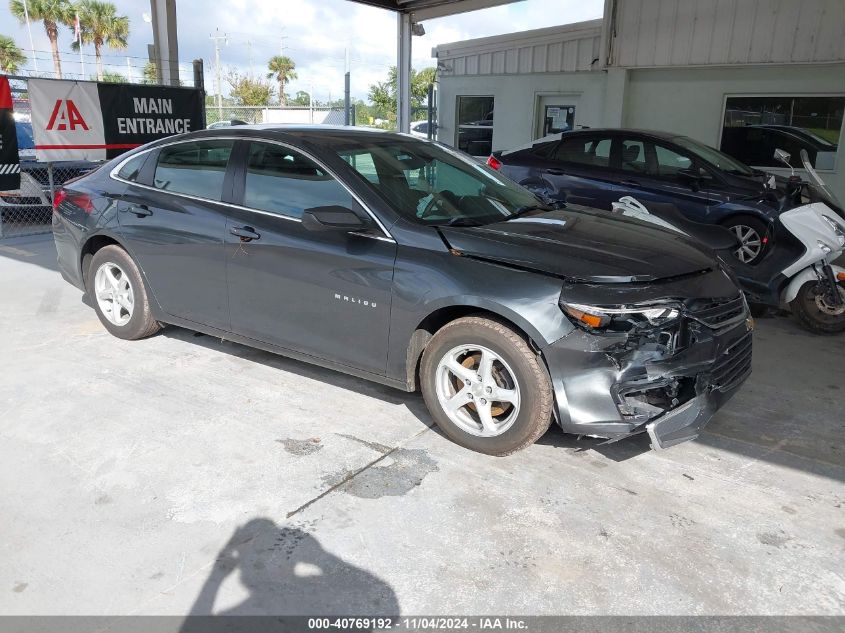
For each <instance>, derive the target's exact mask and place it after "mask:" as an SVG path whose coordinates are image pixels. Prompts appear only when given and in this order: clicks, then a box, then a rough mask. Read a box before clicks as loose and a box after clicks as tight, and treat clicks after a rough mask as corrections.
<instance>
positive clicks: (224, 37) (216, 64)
mask: <svg viewBox="0 0 845 633" xmlns="http://www.w3.org/2000/svg"><path fill="white" fill-rule="evenodd" d="M214 32H215V33H216V35H210V36H209V37H210V38H211V39H212V40H214V71H215V73H216V75H217V116H218V117H219V118H218V120H222V119H223V80H222V79H221V77H220V40H223V42H224V43H225V44H226V45H228V44H229V36H228V35H227V34H226V33H224V34H223V35H220V29H215V31H214Z"/></svg>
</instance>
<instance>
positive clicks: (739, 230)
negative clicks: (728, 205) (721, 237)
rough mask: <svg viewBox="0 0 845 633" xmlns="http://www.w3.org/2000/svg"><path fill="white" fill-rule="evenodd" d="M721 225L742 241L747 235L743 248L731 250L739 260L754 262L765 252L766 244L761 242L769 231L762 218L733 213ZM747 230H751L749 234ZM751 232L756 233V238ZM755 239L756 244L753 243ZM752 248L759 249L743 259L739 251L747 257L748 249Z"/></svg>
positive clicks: (748, 262)
mask: <svg viewBox="0 0 845 633" xmlns="http://www.w3.org/2000/svg"><path fill="white" fill-rule="evenodd" d="M722 226H724V227H725V228H726V229H728V230H730V232H731V233H733V234H734V235H736V237H737V238H739V240H740V241H743V236H747V239H746V240H745V241H744V242H743V246H744V247H745V250H743V247H740V248H738V249H737V250H736V251H734V252H733V256H734V257H736V258H737V259H738V260H739V261H741V262H743V263H745V264H756V263H757V262H758V261H759V260H760V258H761V257H762V256H763V254H764V253H765V252H766V245H765V244H764V243H763V238H764V237H765V236H766V235H767V234H768V233H769V226H768V225H767V224H766V223H765V222H763V221H762V220H759V219H758V218H755V217H754V216H752V215H735V216H733V217H731V218H729V219H728V220H726V221H725V222H724V223H723V224H722ZM749 231H751V232H752V234H751V235H749V233H748V232H749ZM753 234H756V238H755V236H754V235H753ZM755 240H756V242H758V243H757V244H754V241H755ZM753 248H757V249H759V250H758V251H757V253H756V255H754V256H753V257H752V258H750V259H743V258H742V257H740V252H742V253H743V256H744V257H748V256H749V252H748V249H753Z"/></svg>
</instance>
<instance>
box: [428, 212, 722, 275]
mask: <svg viewBox="0 0 845 633" xmlns="http://www.w3.org/2000/svg"><path fill="white" fill-rule="evenodd" d="M440 231H441V234H442V235H443V238H444V239H445V240H446V242H447V243H448V245H449V247H450V248H453V249H455V250H457V251H460V254H462V255H465V256H469V257H476V258H479V259H485V260H489V261H494V262H500V263H505V264H510V265H513V266H518V267H520V268H525V269H529V270H536V271H539V272H544V273H547V274H551V275H555V276H558V277H563V278H566V279H571V280H574V281H588V282H592V283H620V282H633V281H655V280H658V279H666V278H671V277H678V276H683V275H691V274H695V273H700V272H702V271H706V270H710V269H712V268H713V267H714V265H715V262H714V260H713V258H712V257H711V256H710V255H708V254H707V253H706V252H705V251H703V250H702V249H701V247H699V246H697V245H696V244H695V243H694V242H693V241H692V240H690V239H689V238H687V237H685V236H683V235H681V234H679V233H676V232H675V231H671V230H668V229H661V228H656V227H654V226H653V225H651V224H649V223H647V222H641V221H639V220H635V219H632V218H627V217H622V216H617V215H611V214H610V213H609V212H607V211H596V210H590V209H586V208H580V209H575V208H573V207H572V206H569V207H567V208H566V209H563V210H558V211H550V212H547V213H540V214H537V215H532V216H523V217H520V218H514V219H512V220H508V221H504V222H497V223H495V224H486V225H484V226H479V227H445V226H444V227H440Z"/></svg>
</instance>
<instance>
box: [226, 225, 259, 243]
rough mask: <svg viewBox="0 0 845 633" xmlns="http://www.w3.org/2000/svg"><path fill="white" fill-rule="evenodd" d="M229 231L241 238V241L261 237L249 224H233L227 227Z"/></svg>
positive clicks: (249, 240)
mask: <svg viewBox="0 0 845 633" xmlns="http://www.w3.org/2000/svg"><path fill="white" fill-rule="evenodd" d="M229 233H231V234H232V235H234V236H235V237H239V238H241V242H251V241H252V240H258V239H261V234H260V233H258V232H257V231H256V230H255V229H254V228H252V227H251V226H233V227H231V228H230V229H229Z"/></svg>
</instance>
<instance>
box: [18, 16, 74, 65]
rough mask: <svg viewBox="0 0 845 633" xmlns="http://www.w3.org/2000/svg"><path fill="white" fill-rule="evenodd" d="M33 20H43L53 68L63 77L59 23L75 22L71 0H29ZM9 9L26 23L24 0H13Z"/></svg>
mask: <svg viewBox="0 0 845 633" xmlns="http://www.w3.org/2000/svg"><path fill="white" fill-rule="evenodd" d="M26 8H27V9H28V10H29V19H30V20H31V21H36V20H41V22H42V23H43V24H44V30H45V31H46V33H47V39H49V40H50V48H51V49H52V51H53V70H54V72H55V74H56V78H57V79H61V78H62V59H61V56H60V55H59V25H60V24H64V25H70V24H71V23H72V22H73V18H74V10H73V5H72V4H71V3H70V0H27V4H26ZM9 10H10V11H11V12H12V15H13V16H15V17H16V18H17V19H18V21H20V23H21V24H26V16H27V13H26V11H25V10H24V3H23V0H11V1H10V2H9Z"/></svg>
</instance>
